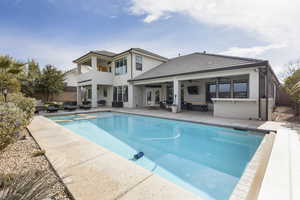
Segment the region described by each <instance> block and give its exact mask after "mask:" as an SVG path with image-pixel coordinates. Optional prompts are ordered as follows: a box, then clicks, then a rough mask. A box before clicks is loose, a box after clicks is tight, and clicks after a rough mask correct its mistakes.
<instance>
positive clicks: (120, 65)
mask: <svg viewBox="0 0 300 200" xmlns="http://www.w3.org/2000/svg"><path fill="white" fill-rule="evenodd" d="M126 73H127V58H126V57H124V58H121V59H119V60H117V61H115V75H122V74H126Z"/></svg>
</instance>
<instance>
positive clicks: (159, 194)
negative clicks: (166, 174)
mask: <svg viewBox="0 0 300 200" xmlns="http://www.w3.org/2000/svg"><path fill="white" fill-rule="evenodd" d="M27 128H28V130H29V131H30V134H31V135H32V137H33V138H34V139H35V141H36V142H37V143H38V144H39V146H40V147H41V148H42V149H44V150H45V151H46V153H45V156H46V157H47V159H48V160H49V162H50V163H51V165H52V166H53V168H54V169H55V171H56V172H57V174H58V175H59V177H60V178H62V179H63V182H64V183H65V186H66V187H67V188H68V191H69V192H70V194H71V196H72V197H74V199H76V200H79V199H81V200H98V199H99V198H101V199H120V200H127V199H157V200H163V199H174V200H182V199H183V198H185V199H189V200H201V199H202V198H200V197H198V196H196V195H195V194H192V193H191V192H189V191H186V190H185V189H183V188H181V187H180V186H178V185H176V184H174V183H172V182H170V181H168V180H166V179H164V178H162V177H160V176H158V175H156V174H154V173H153V172H150V171H148V170H146V169H144V168H142V167H141V166H138V165H136V164H135V163H133V162H130V161H128V160H126V159H125V158H123V157H121V156H119V155H117V154H115V153H113V152H111V151H109V150H108V149H105V148H104V147H101V146H100V145H97V144H95V143H93V142H91V141H89V140H87V139H86V138H84V137H82V136H80V135H78V134H76V133H74V132H72V131H70V130H68V129H66V128H65V127H63V126H61V125H59V124H57V123H55V122H54V121H52V120H50V119H47V118H46V117H43V116H35V117H34V119H33V121H32V122H31V124H30V125H29V126H28V127H27ZM76 144H80V145H79V148H78V145H76ZM83 148H86V151H81V149H83ZM62 149H63V150H64V151H66V152H68V153H66V152H64V151H62ZM72 149H73V150H72ZM92 154H93V155H92ZM85 156H86V157H85ZM83 157H84V160H82V159H83ZM60 160H64V161H65V162H63V163H60ZM74 160H75V162H74ZM57 162H59V165H57V164H55V163H57ZM98 163H100V164H98ZM111 168H113V169H111ZM69 175H71V178H70V177H68V178H67V179H64V177H66V176H69ZM82 185H85V187H81V186H82ZM100 186H103V187H100ZM99 191H100V193H99ZM101 192H102V193H101Z"/></svg>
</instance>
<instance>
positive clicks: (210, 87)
mask: <svg viewBox="0 0 300 200" xmlns="http://www.w3.org/2000/svg"><path fill="white" fill-rule="evenodd" d="M216 96H217V85H216V83H208V84H207V96H206V100H207V101H208V102H211V98H216Z"/></svg>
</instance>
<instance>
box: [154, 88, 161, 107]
mask: <svg viewBox="0 0 300 200" xmlns="http://www.w3.org/2000/svg"><path fill="white" fill-rule="evenodd" d="M154 95H155V104H159V102H160V91H159V89H157V90H155V93H154Z"/></svg>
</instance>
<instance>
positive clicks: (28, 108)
mask: <svg viewBox="0 0 300 200" xmlns="http://www.w3.org/2000/svg"><path fill="white" fill-rule="evenodd" d="M7 101H8V102H12V103H14V104H15V105H16V106H17V107H19V108H20V109H21V110H22V111H23V112H24V115H25V121H26V124H25V125H26V126H28V125H29V123H30V121H31V119H32V118H33V116H34V111H35V105H36V100H35V99H33V98H29V97H24V95H23V94H22V93H11V94H9V95H8V98H7Z"/></svg>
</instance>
